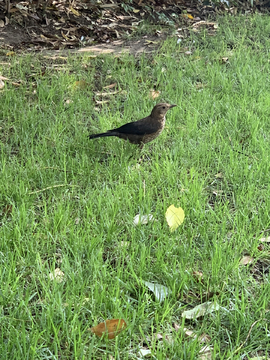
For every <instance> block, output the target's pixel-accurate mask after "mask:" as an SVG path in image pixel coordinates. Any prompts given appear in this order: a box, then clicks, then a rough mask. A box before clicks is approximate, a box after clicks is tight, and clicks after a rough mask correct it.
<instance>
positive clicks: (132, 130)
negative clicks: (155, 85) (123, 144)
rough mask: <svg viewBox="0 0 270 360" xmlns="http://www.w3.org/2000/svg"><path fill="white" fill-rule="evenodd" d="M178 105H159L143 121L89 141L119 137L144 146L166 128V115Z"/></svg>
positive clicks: (93, 137)
mask: <svg viewBox="0 0 270 360" xmlns="http://www.w3.org/2000/svg"><path fill="white" fill-rule="evenodd" d="M174 106H176V105H170V104H167V103H160V104H157V105H156V106H155V107H154V108H153V110H152V112H151V114H150V115H149V116H147V117H145V118H143V119H141V120H138V121H133V122H130V123H127V124H125V125H122V126H120V127H119V128H116V129H113V130H108V131H107V132H105V133H102V134H94V135H89V136H88V138H89V139H96V138H99V137H105V136H117V137H119V138H120V139H124V140H129V142H131V143H132V144H139V145H141V148H142V147H143V146H144V144H146V143H148V142H149V141H152V140H154V139H155V138H156V137H157V136H158V135H160V134H161V132H162V130H163V129H164V126H165V115H166V113H167V111H168V110H169V109H171V108H173V107H174Z"/></svg>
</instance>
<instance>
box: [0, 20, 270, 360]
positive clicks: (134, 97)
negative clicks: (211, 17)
mask: <svg viewBox="0 0 270 360" xmlns="http://www.w3.org/2000/svg"><path fill="white" fill-rule="evenodd" d="M217 23H218V28H217V29H216V30H215V33H214V34H211V35H212V36H210V35H209V34H208V30H207V29H203V28H200V31H198V32H193V31H191V32H190V36H189V37H188V38H187V39H182V41H180V42H179V41H178V42H177V37H176V36H172V37H169V38H168V39H167V40H166V41H165V42H164V44H163V45H162V47H161V48H160V49H159V51H157V52H155V53H153V54H152V56H149V55H147V56H141V57H137V58H135V57H133V56H129V55H123V56H122V57H120V58H114V57H112V56H108V55H107V56H99V57H93V56H89V54H86V55H83V56H75V55H70V56H66V55H63V56H50V55H47V56H44V55H42V54H34V53H30V54H25V55H23V54H20V55H19V54H15V55H14V56H7V55H6V53H7V51H5V52H3V51H2V52H1V56H0V75H2V76H4V77H6V78H8V79H9V80H7V81H4V83H5V86H4V87H3V88H2V89H1V90H0V104H1V106H0V145H1V161H0V170H1V177H0V212H1V214H0V239H1V240H0V274H1V285H0V305H1V307H0V309H1V312H0V321H1V338H0V354H1V355H0V358H1V359H9V360H11V359H59V360H60V359H110V360H113V359H119V360H120V359H121V360H123V359H144V358H153V359H159V360H163V359H175V360H176V359H187V360H192V359H251V358H255V357H256V359H258V356H261V357H260V359H267V356H268V358H269V356H270V345H269V335H270V333H269V328H268V327H269V325H268V321H269V319H270V314H269V299H270V284H269V266H270V253H269V246H268V244H267V242H264V243H262V242H261V241H260V239H261V238H267V237H268V236H269V235H270V218H269V215H270V184H269V174H270V161H269V155H270V121H269V115H270V110H269V109H270V82H269V65H270V64H269V61H270V57H269V49H270V39H269V32H270V21H269V17H268V16H262V15H258V14H257V15H254V16H250V17H245V16H239V17H225V18H220V19H218V20H217ZM151 89H154V90H155V91H156V92H155V93H154V92H153V90H151ZM157 91H159V92H160V94H159V95H160V96H159V97H157V98H155V99H153V94H154V96H155V95H157V94H158V93H157ZM109 92H111V93H113V94H112V95H106V94H104V93H109ZM161 101H166V102H169V103H175V104H177V105H178V106H177V107H175V108H173V109H172V110H170V111H169V112H168V114H167V122H166V127H165V130H164V131H163V133H162V134H161V135H160V136H159V137H158V138H157V139H156V140H155V141H153V142H151V143H149V144H146V145H145V147H144V149H143V150H142V151H141V150H139V149H138V148H137V146H136V145H132V144H129V143H128V142H125V141H123V140H120V139H118V138H114V137H110V138H102V139H95V140H88V139H87V135H88V134H89V133H91V134H92V133H98V132H102V131H105V130H108V129H111V128H113V127H117V126H120V125H122V124H124V123H126V122H129V121H134V120H138V119H140V118H142V117H144V116H147V115H149V114H150V112H151V110H152V108H153V106H154V105H155V104H156V103H158V102H161ZM172 204H173V205H175V206H176V207H181V208H182V209H183V210H184V212H185V219H184V222H183V224H182V225H180V226H179V227H178V228H177V229H176V230H175V231H173V232H171V231H170V228H169V226H168V224H167V222H166V218H165V213H166V210H167V208H168V207H169V206H170V205H172ZM137 214H140V215H147V214H151V215H152V216H153V218H154V219H155V220H154V221H152V222H149V223H148V224H139V225H137V226H135V225H134V223H133V220H134V217H135V216H136V215H137ZM269 240H270V239H269ZM244 256H246V257H245V258H244V260H243V257H244ZM245 260H246V261H245ZM246 262H247V263H248V264H246V265H244V264H243V263H246ZM58 269H59V270H58ZM55 270H57V271H58V272H59V274H60V275H59V276H58V277H57V276H56V275H55ZM60 271H61V272H60ZM145 282H151V283H157V284H160V285H164V286H165V287H166V288H167V290H168V293H167V296H166V298H165V299H164V300H163V301H160V299H159V298H158V297H155V295H154V294H153V292H151V291H150V290H149V289H148V287H147V286H146V284H145ZM207 301H208V302H211V303H212V305H214V307H215V309H214V311H212V312H208V313H206V314H205V315H204V316H201V317H197V318H193V319H185V318H184V317H183V316H182V315H183V312H184V311H187V310H190V309H192V308H194V307H195V306H197V305H200V304H203V303H205V302H207ZM107 319H124V320H125V321H126V324H127V328H126V329H125V330H124V331H122V332H121V334H119V335H118V336H116V337H115V338H114V339H112V340H108V339H107V338H106V336H105V337H103V338H99V337H97V336H96V335H94V334H93V333H92V332H91V331H90V328H91V327H93V326H95V325H97V324H98V323H100V322H103V321H105V320H107ZM187 329H188V330H190V331H193V335H191V334H190V333H188V332H187ZM201 335H203V337H204V340H202V338H201V337H200V336H201ZM204 341H205V342H204ZM205 346H207V348H205ZM149 350H150V351H149ZM146 354H147V355H146ZM144 355H145V356H144Z"/></svg>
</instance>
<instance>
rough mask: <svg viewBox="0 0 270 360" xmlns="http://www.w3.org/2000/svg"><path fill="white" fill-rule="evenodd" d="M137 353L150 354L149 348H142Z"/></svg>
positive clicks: (141, 354)
mask: <svg viewBox="0 0 270 360" xmlns="http://www.w3.org/2000/svg"><path fill="white" fill-rule="evenodd" d="M139 355H140V356H142V357H144V356H147V355H151V350H149V349H145V348H142V349H140V351H139Z"/></svg>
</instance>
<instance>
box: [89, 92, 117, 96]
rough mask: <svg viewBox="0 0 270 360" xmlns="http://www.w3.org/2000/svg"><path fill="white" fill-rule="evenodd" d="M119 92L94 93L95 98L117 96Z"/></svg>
mask: <svg viewBox="0 0 270 360" xmlns="http://www.w3.org/2000/svg"><path fill="white" fill-rule="evenodd" d="M118 93H119V91H112V92H97V93H95V94H96V95H97V96H110V95H115V94H118Z"/></svg>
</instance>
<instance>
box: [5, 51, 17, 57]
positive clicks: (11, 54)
mask: <svg viewBox="0 0 270 360" xmlns="http://www.w3.org/2000/svg"><path fill="white" fill-rule="evenodd" d="M14 55H15V51H9V52H7V53H6V56H14Z"/></svg>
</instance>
